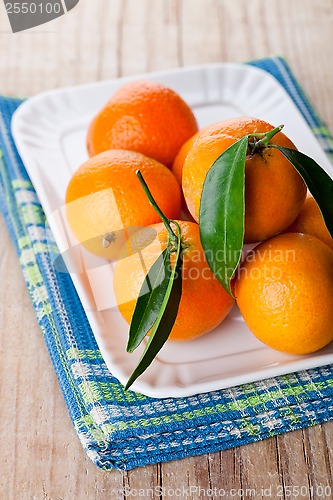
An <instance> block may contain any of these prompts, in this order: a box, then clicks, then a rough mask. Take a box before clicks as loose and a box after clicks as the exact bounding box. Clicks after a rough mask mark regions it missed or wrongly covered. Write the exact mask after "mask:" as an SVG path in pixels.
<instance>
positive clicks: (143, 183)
mask: <svg viewBox="0 0 333 500" xmlns="http://www.w3.org/2000/svg"><path fill="white" fill-rule="evenodd" d="M135 173H136V175H137V176H138V178H139V181H140V183H141V186H142V188H143V190H144V192H145V193H146V195H147V198H148V200H149V203H150V204H151V206H152V207H153V209H154V210H155V212H157V214H158V215H159V217H160V218H161V220H162V222H163V224H164V225H165V227H166V229H167V231H168V233H169V235H170V238H171V239H172V241H173V243H175V244H176V245H177V242H178V239H177V236H176V235H175V233H174V232H173V230H172V228H171V225H170V223H171V221H170V219H168V218H167V217H166V216H165V215H164V213H163V212H162V210H161V209H160V207H159V206H158V205H157V203H156V201H155V200H154V198H153V195H152V194H151V192H150V190H149V187H148V185H147V183H146V181H145V180H144V178H143V175H142V173H141V172H140V170H137V171H136V172H135ZM172 222H173V221H172Z"/></svg>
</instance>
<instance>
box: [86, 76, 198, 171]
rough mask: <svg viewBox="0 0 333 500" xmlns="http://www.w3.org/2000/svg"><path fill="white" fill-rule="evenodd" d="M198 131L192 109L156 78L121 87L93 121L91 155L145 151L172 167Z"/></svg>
mask: <svg viewBox="0 0 333 500" xmlns="http://www.w3.org/2000/svg"><path fill="white" fill-rule="evenodd" d="M197 130H198V126H197V122H196V119H195V116H194V114H193V113H192V110H191V108H190V107H189V106H188V105H187V104H186V102H185V101H184V100H183V99H182V98H181V97H180V95H178V94H177V93H176V92H175V91H174V90H172V89H170V88H168V87H166V86H165V85H162V84H161V83H158V82H153V81H148V80H147V81H145V80H143V81H134V82H130V83H126V84H125V85H123V86H122V87H121V88H119V89H118V90H117V91H116V92H115V94H114V95H113V96H112V97H111V99H110V100H109V101H108V102H107V103H106V105H105V106H104V107H103V108H102V110H101V111H100V112H99V113H98V114H97V116H96V117H95V118H94V119H93V121H92V122H91V124H90V127H89V130H88V136H87V148H88V153H89V156H94V155H96V154H98V153H101V152H102V151H106V150H108V149H128V150H131V151H137V152H139V153H143V154H145V155H146V156H149V157H151V158H154V159H155V160H158V161H160V162H161V163H163V164H164V165H167V166H168V167H171V165H172V162H173V160H174V158H175V156H176V154H177V153H178V151H179V149H180V148H181V146H182V145H183V144H184V142H186V141H187V140H188V139H189V138H190V137H191V136H192V135H193V134H195V132H196V131H197Z"/></svg>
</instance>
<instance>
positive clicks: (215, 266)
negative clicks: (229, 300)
mask: <svg viewBox="0 0 333 500" xmlns="http://www.w3.org/2000/svg"><path fill="white" fill-rule="evenodd" d="M247 148H248V136H245V137H243V138H242V139H240V140H239V141H237V142H236V143H235V144H233V145H232V146H230V147H229V148H228V149H226V151H224V152H223V153H222V154H221V155H220V156H219V157H218V158H217V160H216V161H215V162H214V163H213V165H212V167H211V168H210V170H209V171H208V173H207V175H206V179H205V182H204V185H203V190H202V195H201V202H200V214H199V222H200V238H201V243H202V246H203V249H204V251H205V255H206V259H207V262H208V264H209V267H210V268H211V270H212V272H213V273H214V274H215V276H216V277H217V278H218V280H219V281H220V282H221V284H222V286H223V287H224V289H225V290H226V291H227V292H228V293H229V295H231V296H233V294H232V291H231V287H230V280H231V278H232V276H233V275H234V272H235V270H236V268H237V266H238V264H239V261H240V258H241V254H242V248H243V242H244V214H245V161H246V153H247Z"/></svg>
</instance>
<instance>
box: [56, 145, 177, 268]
mask: <svg viewBox="0 0 333 500" xmlns="http://www.w3.org/2000/svg"><path fill="white" fill-rule="evenodd" d="M138 169H140V170H141V172H142V173H143V175H144V176H145V179H146V182H147V184H148V186H149V188H150V190H151V192H152V194H153V196H154V198H155V200H156V202H157V204H158V205H159V207H160V208H161V210H163V212H164V213H165V214H166V216H167V217H169V218H170V219H176V218H177V217H179V214H180V209H181V190H180V187H179V184H178V182H177V180H176V178H175V176H174V175H173V173H172V172H171V171H170V170H169V169H168V168H167V167H165V166H164V165H162V164H161V163H159V162H158V161H156V160H153V159H152V158H148V157H147V156H144V155H143V154H141V153H135V152H132V151H125V150H110V151H105V152H104V153H100V154H99V155H97V156H94V157H93V158H90V159H89V160H88V161H86V162H85V163H84V164H83V165H81V167H80V168H79V169H78V170H77V171H76V172H75V173H74V174H73V176H72V178H71V180H70V182H69V184H68V187H67V192H66V213H67V219H68V222H69V224H70V227H71V229H72V231H73V233H74V235H75V236H76V237H77V239H78V240H79V241H80V243H82V245H83V246H85V247H86V248H87V249H88V250H89V251H91V252H92V253H94V254H95V255H98V256H100V257H105V258H109V259H110V258H117V254H118V252H119V251H120V249H121V247H122V246H123V244H124V242H125V241H126V239H127V237H128V236H129V234H130V233H131V232H134V231H135V230H137V229H138V228H141V227H142V226H147V225H149V224H153V223H155V222H158V221H159V220H160V219H159V216H158V215H157V214H156V212H155V210H154V209H153V208H152V206H151V205H150V204H149V201H148V199H147V197H146V195H145V192H144V191H143V189H142V187H141V185H140V182H139V180H138V178H137V176H136V171H137V170H138Z"/></svg>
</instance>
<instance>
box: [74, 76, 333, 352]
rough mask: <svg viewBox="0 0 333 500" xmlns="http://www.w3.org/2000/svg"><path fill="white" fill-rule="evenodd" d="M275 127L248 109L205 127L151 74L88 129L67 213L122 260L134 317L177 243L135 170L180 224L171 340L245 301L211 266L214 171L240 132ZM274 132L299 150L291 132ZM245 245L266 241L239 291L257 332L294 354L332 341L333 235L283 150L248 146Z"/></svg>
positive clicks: (93, 243) (103, 250) (193, 333)
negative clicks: (209, 192)
mask: <svg viewBox="0 0 333 500" xmlns="http://www.w3.org/2000/svg"><path fill="white" fill-rule="evenodd" d="M272 129H273V126H272V125H270V124H268V123H266V122H264V121H262V120H259V119H256V118H248V117H241V118H234V119H229V120H226V121H222V122H219V123H216V124H213V125H210V126H208V127H205V128H203V129H201V130H198V126H197V122H196V119H195V117H194V115H193V113H192V111H191V109H190V108H189V106H188V105H187V104H186V103H185V102H184V101H183V99H182V98H181V97H180V96H179V95H178V94H177V93H176V92H174V91H173V90H171V89H169V88H167V87H165V86H164V85H161V84H160V83H156V82H153V81H135V82H132V83H127V84H125V85H123V86H122V87H121V88H120V89H119V90H118V91H116V92H115V94H114V95H113V96H112V98H111V99H110V100H109V101H108V102H107V104H106V105H105V106H104V108H103V109H102V110H101V111H100V112H99V113H98V114H97V116H96V117H95V118H94V120H93V121H92V122H91V124H90V127H89V130H88V136H87V148H88V152H89V156H90V159H89V160H88V161H87V162H85V163H84V164H83V165H82V166H81V167H80V168H79V169H78V170H77V171H76V172H75V173H74V175H73V176H72V178H71V180H70V183H69V185H68V189H67V193H66V207H67V217H68V221H69V224H70V226H71V229H72V231H73V233H74V234H75V236H76V237H77V238H78V240H79V241H80V242H81V243H82V245H84V246H85V247H86V248H87V249H88V250H89V251H91V252H93V253H94V254H96V255H98V256H100V257H104V258H107V259H112V260H115V261H116V266H115V272H114V284H113V285H114V290H115V294H116V298H117V301H118V304H119V310H120V312H121V314H122V315H123V317H124V318H125V320H126V321H127V322H129V323H130V321H131V317H132V314H133V310H134V308H135V304H136V301H137V298H138V295H139V293H140V290H141V289H142V284H143V282H144V280H145V276H146V275H147V273H148V271H149V269H150V268H151V266H152V265H153V264H154V262H155V261H156V259H157V258H158V256H159V255H160V254H161V251H162V250H163V249H165V247H166V245H167V241H168V232H167V229H166V227H165V226H164V224H162V223H161V220H160V218H159V216H158V214H157V212H156V211H155V210H154V208H153V207H152V206H151V205H150V203H149V201H148V199H147V197H146V194H145V192H144V190H143V189H142V186H141V185H140V182H139V180H138V177H137V175H136V171H137V170H140V171H141V173H142V175H143V177H144V179H145V181H146V183H147V185H148V187H149V189H150V191H151V193H152V196H153V197H154V199H155V201H156V203H157V205H158V207H159V208H160V209H161V211H162V212H163V213H164V214H165V216H166V217H167V218H169V219H171V220H177V221H178V223H179V226H180V228H181V245H182V250H183V262H184V263H183V285H182V296H181V301H180V305H179V309H178V314H177V318H176V321H175V323H174V326H173V328H172V330H171V334H170V337H169V338H170V339H171V340H191V339H194V338H196V337H199V336H201V335H204V334H206V333H208V332H209V331H211V330H212V329H214V328H215V327H216V326H217V325H219V324H220V323H221V322H222V321H223V320H224V318H225V317H226V316H227V315H228V313H229V311H230V310H231V308H232V306H233V304H234V300H235V299H234V297H232V296H230V295H229V294H228V293H227V292H226V291H225V289H224V288H223V286H222V285H221V283H220V282H219V280H218V279H217V278H216V277H215V276H214V274H213V273H212V271H211V269H210V267H209V265H208V263H207V260H206V257H205V252H204V251H203V248H202V245H201V242H200V232H199V224H200V220H199V208H200V200H201V193H202V189H203V184H204V181H205V177H206V175H207V172H208V171H209V169H210V167H211V166H212V164H213V163H214V162H215V160H216V159H217V158H218V157H219V155H221V153H223V151H225V150H226V149H227V148H228V147H229V146H231V145H232V144H234V143H235V142H236V141H237V140H238V139H240V138H242V137H244V136H245V135H247V134H256V133H259V134H262V133H263V132H268V131H270V130H272ZM272 142H273V143H274V144H278V145H281V146H285V147H288V148H292V149H296V148H295V146H294V144H293V143H292V142H291V141H290V140H289V139H288V138H287V137H286V136H285V135H284V134H283V133H282V132H279V133H277V134H276V135H275V136H274V137H273V138H272ZM245 243H253V244H254V243H255V244H257V245H256V246H255V247H254V249H253V250H251V251H250V252H249V253H247V255H244V258H243V259H242V261H241V263H240V265H239V268H238V269H237V271H236V273H235V277H234V280H233V292H234V296H235V297H236V301H237V304H238V307H239V309H240V311H241V314H242V315H243V317H244V320H245V322H246V324H247V325H248V327H249V329H250V330H251V331H252V332H253V333H254V335H255V336H256V337H258V338H259V339H260V340H261V341H262V342H264V343H265V344H267V345H269V346H270V347H272V348H274V349H277V350H280V351H283V352H287V353H294V354H305V353H310V352H314V351H316V350H318V349H320V348H322V347H323V346H325V345H327V344H328V343H330V342H331V341H332V340H333V326H332V325H333V293H332V292H333V239H332V237H331V235H330V234H329V232H328V230H327V228H326V226H325V223H324V221H323V218H322V215H321V212H320V210H319V208H318V206H317V204H316V202H315V201H314V199H313V198H312V197H311V196H307V188H306V186H305V184H304V182H303V180H302V178H301V176H300V175H299V174H298V172H297V171H296V170H295V169H294V167H293V166H292V165H291V164H290V163H289V161H288V160H287V159H286V158H285V157H284V156H283V155H282V153H281V152H280V151H278V150H277V149H268V148H267V149H263V150H261V151H260V152H258V153H257V154H254V155H250V154H249V155H248V156H247V159H246V166H245ZM141 293H142V292H141ZM221 335H223V332H221Z"/></svg>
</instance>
